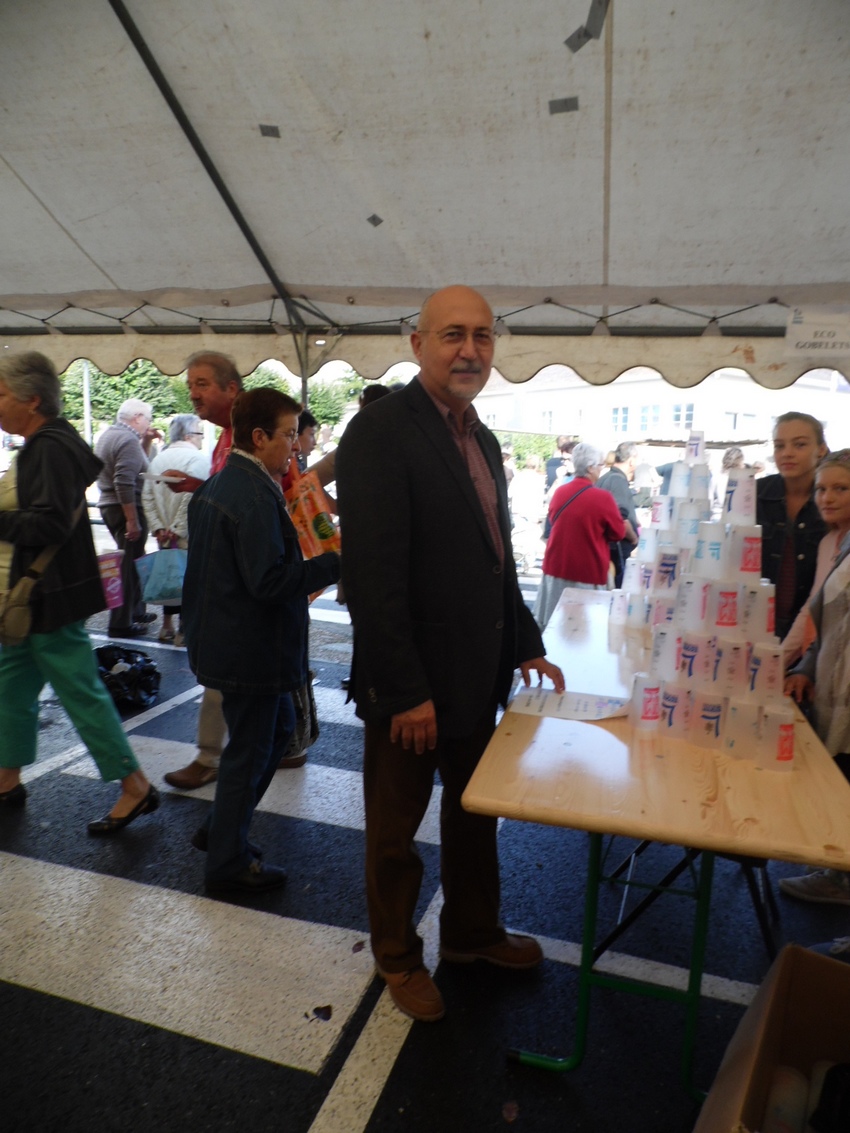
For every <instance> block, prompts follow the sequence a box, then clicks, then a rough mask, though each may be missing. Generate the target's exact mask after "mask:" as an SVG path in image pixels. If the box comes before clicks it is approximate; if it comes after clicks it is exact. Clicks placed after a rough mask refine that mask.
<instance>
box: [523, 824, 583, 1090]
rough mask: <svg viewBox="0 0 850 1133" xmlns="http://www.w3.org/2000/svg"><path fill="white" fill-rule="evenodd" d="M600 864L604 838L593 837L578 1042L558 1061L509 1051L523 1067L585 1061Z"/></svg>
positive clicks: (556, 1066) (567, 1065) (560, 1067)
mask: <svg viewBox="0 0 850 1133" xmlns="http://www.w3.org/2000/svg"><path fill="white" fill-rule="evenodd" d="M601 862H602V835H601V834H591V835H590V850H589V853H588V863H587V888H586V890H585V895H584V929H583V932H582V939H581V964H580V965H579V974H578V1005H577V1014H576V1041H575V1048H574V1050H573V1053H572V1054H571V1055H568V1056H566V1057H564V1058H557V1057H555V1056H553V1055H547V1054H534V1053H533V1052H532V1051H530V1050H509V1051H508V1061H510V1062H519V1063H521V1064H522V1065H523V1066H536V1067H538V1069H541V1070H575V1068H576V1067H577V1066H578V1065H579V1064H580V1062H581V1060H582V1059H583V1058H584V1051H585V1047H586V1045H587V1025H588V1022H589V1020H590V989H591V986H592V984H593V975H592V969H593V949H594V944H595V941H596V920H597V912H598V909H599V882H600V880H601V874H602V867H601Z"/></svg>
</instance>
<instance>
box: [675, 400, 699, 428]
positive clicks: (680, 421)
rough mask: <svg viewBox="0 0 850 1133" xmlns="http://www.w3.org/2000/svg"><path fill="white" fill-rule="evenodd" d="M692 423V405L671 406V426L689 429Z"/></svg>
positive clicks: (691, 403)
mask: <svg viewBox="0 0 850 1133" xmlns="http://www.w3.org/2000/svg"><path fill="white" fill-rule="evenodd" d="M693 423H694V403H693V402H692V401H689V402H687V403H686V404H685V405H674V406H673V424H674V425H676V426H677V428H680V429H690V428H692V427H693Z"/></svg>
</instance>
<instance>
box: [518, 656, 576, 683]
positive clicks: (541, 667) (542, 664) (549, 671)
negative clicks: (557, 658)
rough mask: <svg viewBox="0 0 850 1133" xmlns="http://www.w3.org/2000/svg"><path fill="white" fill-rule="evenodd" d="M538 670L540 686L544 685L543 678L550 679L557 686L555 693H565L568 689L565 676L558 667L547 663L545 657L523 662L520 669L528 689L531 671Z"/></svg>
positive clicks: (523, 681)
mask: <svg viewBox="0 0 850 1133" xmlns="http://www.w3.org/2000/svg"><path fill="white" fill-rule="evenodd" d="M532 669H536V671H537V675H538V676H539V678H540V680H539V682H538V683H539V684H541V685H542V684H543V678H544V677H548V678H549V680H550V681H551V682H552V684H553V685H554V686H555V692H563V691H564V689H565V688H566V687H567V686H566V684H565V683H564V674H563V673H562V672H561V670H560V669H559V668H558V666H557V665H553V664H552V663H551V662H550V661H547V660H546V658H545V657H535V658H534V659H533V660H532V661H523V662H522V664H521V665H520V667H519V671H520V672H521V673H522V683H523V684H524V685H525V687H526V688H528V687H529V686H530V684H531V670H532Z"/></svg>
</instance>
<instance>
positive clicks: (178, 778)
mask: <svg viewBox="0 0 850 1133" xmlns="http://www.w3.org/2000/svg"><path fill="white" fill-rule="evenodd" d="M217 778H218V768H217V767H205V766H204V764H203V763H198V761H197V759H193V760H192V762H191V763H190V764H189V766H188V767H181V768H180V770H179V771H169V772H167V773H166V774H165V775H163V779H164V780H165V781H166V783H168V785H169V786H170V787H177V789H178V790H180V791H197V789H198V787H205V786H206V785H207V783H214V782H215V781H216V779H217Z"/></svg>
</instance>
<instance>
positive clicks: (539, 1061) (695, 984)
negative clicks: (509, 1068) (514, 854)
mask: <svg viewBox="0 0 850 1133" xmlns="http://www.w3.org/2000/svg"><path fill="white" fill-rule="evenodd" d="M589 838H590V847H589V854H588V866H587V890H586V892H585V899H584V929H583V932H582V942H581V963H580V965H579V986H578V1004H577V1013H576V1035H575V1045H574V1049H573V1053H572V1054H571V1055H568V1056H566V1057H563V1058H559V1057H554V1056H551V1055H546V1054H535V1053H533V1052H532V1051H528V1050H510V1051H508V1060H509V1061H512V1062H519V1063H521V1064H522V1065H524V1066H536V1067H538V1069H541V1070H574V1069H575V1068H576V1067H577V1066H578V1065H579V1064H580V1063H581V1061H582V1059H583V1058H584V1052H585V1047H586V1045H587V1028H588V1023H589V1019H590V990H591V988H592V987H608V988H613V989H615V990H619V991H629V992H632V993H633V994H636V995H645V996H648V997H650V998H652V999H669V1000H671V1001H673V1002H677V1003H683V1002H684V1004H685V1036H684V1043H683V1047H682V1075H683V1078H684V1082H685V1087H686V1088H687V1089H688V1090H689V1091H690V1092H691V1093H692V1094H694V1096H695V1097H697V1098H699V1099H703V1098H704V1097H705V1094H704V1092H702V1091H699V1090H697V1089H696V1088H695V1087H694V1085H693V1066H694V1045H695V1041H696V1028H697V1017H698V1013H699V1004H700V994H701V991H702V974H703V967H704V964H705V946H706V940H707V937H708V919H709V909H710V904H711V883H712V879H713V876H714V855H713V854H711V853H708V852H707V851H703V853H702V854H701V855H699V851H695V850H688V851H686V855H685V858H684V863H685V864H691V863H692V861H693V858H694V857H696V856H697V855H699V856H700V868H699V873H698V876H697V879H696V882H697V883H696V891H691V893H690V896H691V897H694V898H695V899H696V915H695V918H694V935H693V944H692V947H691V966H690V972H689V974H688V986H687V990H685V991H681V990H679V989H676V988H669V987H660V986H658V985H656V984H649V983H646V982H645V981H641V980H635V979H630V978H627V977H623V976H614V975H606V974H604V973H602V972H596V971H594V970H593V965H594V963H595V961H596V957H597V955H598V953H599V949H598V948H597V947H596V946H595V941H596V925H597V918H598V909H599V885H600V882H601V880H602V835H601V834H590V835H589ZM680 868H681V866H680ZM665 880H667V882H668V884H669V880H670V879H669V878H667V879H665Z"/></svg>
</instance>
